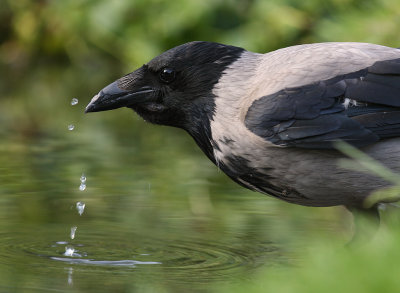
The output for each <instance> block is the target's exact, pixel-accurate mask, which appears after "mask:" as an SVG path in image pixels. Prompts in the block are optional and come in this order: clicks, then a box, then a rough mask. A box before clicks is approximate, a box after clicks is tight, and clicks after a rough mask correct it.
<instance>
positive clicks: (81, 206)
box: [76, 201, 85, 216]
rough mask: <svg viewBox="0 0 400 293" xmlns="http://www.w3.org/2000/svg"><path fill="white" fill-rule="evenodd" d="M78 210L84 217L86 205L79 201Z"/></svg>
mask: <svg viewBox="0 0 400 293" xmlns="http://www.w3.org/2000/svg"><path fill="white" fill-rule="evenodd" d="M76 209H77V210H78V213H79V215H80V216H82V214H83V212H84V211H85V203H84V202H81V201H78V202H77V203H76Z"/></svg>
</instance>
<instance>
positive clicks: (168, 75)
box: [160, 67, 175, 83]
mask: <svg viewBox="0 0 400 293" xmlns="http://www.w3.org/2000/svg"><path fill="white" fill-rule="evenodd" d="M174 79H175V70H174V69H172V68H169V67H165V68H164V69H162V70H161V72H160V80H161V81H162V82H164V83H170V82H173V81H174Z"/></svg>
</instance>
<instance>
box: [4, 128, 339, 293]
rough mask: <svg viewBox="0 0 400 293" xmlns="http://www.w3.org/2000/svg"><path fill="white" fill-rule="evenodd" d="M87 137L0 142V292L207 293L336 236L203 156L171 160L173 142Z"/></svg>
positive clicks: (321, 221) (322, 221)
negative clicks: (321, 234)
mask: <svg viewBox="0 0 400 293" xmlns="http://www.w3.org/2000/svg"><path fill="white" fill-rule="evenodd" d="M94 137H95V136H93V137H92V138H90V136H88V135H84V136H83V135H82V136H80V135H79V134H74V136H73V135H72V136H70V137H69V139H68V140H66V139H65V137H60V138H41V139H36V140H34V141H29V142H27V141H22V140H20V139H14V140H13V139H7V140H5V139H3V142H2V143H1V145H0V291H1V292H3V291H4V292H14V291H17V292H18V291H21V292H22V291H23V292H54V291H56V292H69V291H71V292H72V291H73V292H87V291H96V292H196V291H199V292H208V291H210V290H212V288H214V287H215V286H216V285H218V284H220V283H224V282H236V281H240V280H243V279H249V278H251V276H252V275H254V273H255V272H257V270H259V268H260V267H265V266H267V267H268V266H270V267H274V266H277V265H288V264H290V263H291V254H292V251H293V249H294V245H293V243H294V242H293V239H296V238H302V237H306V236H305V234H304V231H305V230H308V231H310V230H311V231H334V230H337V229H338V227H336V226H335V225H333V224H332V221H331V220H330V219H331V218H329V216H328V217H325V216H322V215H325V214H323V213H321V214H316V215H312V216H310V217H308V216H307V215H308V211H310V210H309V209H308V210H307V212H304V213H303V214H301V213H302V212H301V211H303V209H304V208H296V207H291V206H289V205H287V204H285V203H279V202H277V201H275V200H271V199H266V198H265V197H264V196H262V195H259V194H256V193H252V192H249V191H246V190H244V189H242V188H240V187H238V186H236V185H235V184H233V183H231V182H230V181H228V180H227V179H226V178H225V176H224V175H223V174H222V173H220V172H219V171H217V170H216V168H215V167H213V166H212V165H211V164H210V163H209V162H208V161H207V160H206V159H205V157H203V156H202V155H201V154H200V153H185V152H184V151H183V152H180V153H176V151H177V149H178V150H179V146H178V148H177V149H176V145H177V144H178V145H179V144H180V143H182V142H179V141H178V142H176V141H168V138H167V140H166V141H164V142H160V141H157V139H158V138H157V137H156V138H151V137H150V138H146V139H147V140H152V139H153V140H154V141H153V142H150V143H149V141H147V144H143V145H141V144H140V140H138V142H137V143H136V144H134V146H132V142H130V141H126V143H125V141H124V140H120V144H119V145H116V144H115V142H114V140H110V139H108V138H107V137H103V138H100V139H99V138H97V141H95V140H94V139H93V138H94ZM167 137H168V136H167ZM146 139H145V140H146ZM183 143H186V141H184V142H183ZM189 143H191V142H189ZM148 146H153V147H148ZM82 173H85V174H86V176H87V181H86V184H87V188H86V190H84V191H80V190H79V184H80V176H81V174H82ZM77 201H83V202H85V203H86V209H85V212H84V213H83V215H82V216H79V215H78V213H77V211H76V209H75V204H76V202H77ZM288 207H289V208H288ZM299 211H300V212H299ZM295 213H300V214H301V216H299V215H297V216H294V215H293V214H295ZM330 214H332V213H330ZM328 215H329V212H328ZM316 218H317V222H318V223H316ZM73 226H76V227H77V231H76V237H75V239H74V240H71V239H70V228H71V227H73ZM328 233H330V232H328ZM66 245H73V247H74V248H75V249H77V253H78V254H80V255H81V256H82V257H67V256H64V255H63V254H64V252H65V247H66ZM300 249H301V248H300Z"/></svg>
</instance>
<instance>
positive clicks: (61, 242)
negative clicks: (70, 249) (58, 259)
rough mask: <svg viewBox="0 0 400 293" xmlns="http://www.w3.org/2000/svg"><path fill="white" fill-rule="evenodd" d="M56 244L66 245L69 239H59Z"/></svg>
mask: <svg viewBox="0 0 400 293" xmlns="http://www.w3.org/2000/svg"><path fill="white" fill-rule="evenodd" d="M56 244H58V245H65V244H68V242H67V241H57V242H56Z"/></svg>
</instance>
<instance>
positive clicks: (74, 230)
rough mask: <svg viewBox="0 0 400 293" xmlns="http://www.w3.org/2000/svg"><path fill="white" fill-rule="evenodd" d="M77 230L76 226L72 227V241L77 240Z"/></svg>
mask: <svg viewBox="0 0 400 293" xmlns="http://www.w3.org/2000/svg"><path fill="white" fill-rule="evenodd" d="M76 229H78V227H76V226H74V227H71V239H74V238H75V232H76Z"/></svg>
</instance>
